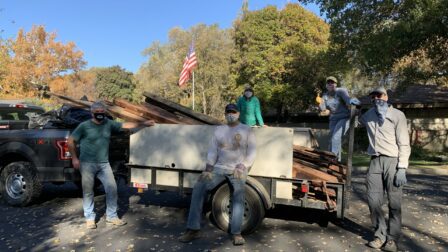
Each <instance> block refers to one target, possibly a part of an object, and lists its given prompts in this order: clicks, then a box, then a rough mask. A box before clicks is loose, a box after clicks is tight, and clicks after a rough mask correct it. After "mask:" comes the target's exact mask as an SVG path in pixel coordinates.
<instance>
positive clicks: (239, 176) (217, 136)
mask: <svg viewBox="0 0 448 252" xmlns="http://www.w3.org/2000/svg"><path fill="white" fill-rule="evenodd" d="M225 116H226V121H227V124H226V125H221V126H218V127H217V128H216V130H215V133H214V135H213V138H212V140H211V143H210V146H209V148H208V152H207V164H206V168H205V170H204V171H203V172H202V174H201V176H200V178H199V180H198V182H197V183H196V184H195V186H194V188H193V195H192V199H191V204H190V212H189V215H188V224H187V231H186V232H185V234H184V235H182V236H181V237H180V238H179V241H181V242H190V241H192V240H194V239H197V238H199V237H200V235H199V230H200V228H201V225H200V222H201V217H202V207H203V204H204V197H205V195H206V194H207V193H208V192H209V191H210V190H211V189H213V188H215V187H216V186H217V185H218V184H220V183H222V181H224V180H227V181H228V182H229V185H230V186H231V187H232V189H233V190H232V218H231V223H230V233H231V235H232V240H233V244H234V245H243V244H244V243H245V240H244V238H243V237H242V236H241V225H242V223H243V214H244V200H245V198H244V196H245V195H244V194H245V184H246V178H247V173H248V171H249V169H250V168H251V166H252V164H253V163H254V161H255V135H254V133H253V132H252V130H251V128H250V127H249V126H247V125H244V124H241V123H240V122H239V111H238V107H237V106H236V105H235V104H229V105H227V106H226V109H225Z"/></svg>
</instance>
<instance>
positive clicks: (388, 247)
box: [383, 240, 398, 252]
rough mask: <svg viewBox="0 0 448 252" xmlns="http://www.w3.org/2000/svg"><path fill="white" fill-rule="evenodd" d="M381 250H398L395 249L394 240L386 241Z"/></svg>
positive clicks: (393, 251) (392, 251)
mask: <svg viewBox="0 0 448 252" xmlns="http://www.w3.org/2000/svg"><path fill="white" fill-rule="evenodd" d="M383 250H384V251H391V252H395V251H397V250H398V249H397V244H396V243H395V241H394V240H388V241H387V242H386V244H385V245H384V247H383Z"/></svg>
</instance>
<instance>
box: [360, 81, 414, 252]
mask: <svg viewBox="0 0 448 252" xmlns="http://www.w3.org/2000/svg"><path fill="white" fill-rule="evenodd" d="M370 98H371V100H372V103H373V105H374V107H373V108H371V109H370V110H368V111H367V112H366V113H365V114H363V115H362V117H361V118H360V122H361V124H363V125H364V126H365V127H366V128H367V135H368V137H369V148H368V150H367V152H368V154H369V155H370V156H371V161H370V166H369V170H368V172H367V198H368V204H369V209H370V217H371V220H372V224H373V225H374V228H375V238H374V240H372V241H370V242H369V243H368V245H369V246H370V247H372V248H377V249H379V248H383V249H384V250H386V251H396V250H397V245H396V243H397V241H398V239H399V238H400V235H401V199H402V189H403V185H404V184H406V182H407V181H406V169H407V167H408V160H409V155H410V153H411V147H410V144H409V133H408V128H407V123H406V117H405V115H404V114H403V112H401V111H400V110H398V109H395V108H393V107H392V106H390V105H389V104H388V103H387V100H388V96H387V92H386V90H385V89H384V88H383V87H379V88H376V89H375V90H373V91H372V92H371V93H370ZM385 192H387V197H388V200H389V205H388V207H389V221H388V224H386V219H385V217H384V212H383V210H382V208H381V207H382V205H383V203H384V202H383V201H384V193H385Z"/></svg>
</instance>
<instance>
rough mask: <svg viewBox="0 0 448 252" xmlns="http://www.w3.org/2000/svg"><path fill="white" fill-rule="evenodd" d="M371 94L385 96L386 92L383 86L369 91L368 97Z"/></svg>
mask: <svg viewBox="0 0 448 252" xmlns="http://www.w3.org/2000/svg"><path fill="white" fill-rule="evenodd" d="M372 94H385V95H387V91H386V89H385V88H384V87H383V86H379V87H376V88H374V89H373V90H372V91H370V93H369V95H372Z"/></svg>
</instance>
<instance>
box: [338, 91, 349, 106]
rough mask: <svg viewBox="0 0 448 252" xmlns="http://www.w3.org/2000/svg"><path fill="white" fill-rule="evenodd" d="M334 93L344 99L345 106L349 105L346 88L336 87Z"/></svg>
mask: <svg viewBox="0 0 448 252" xmlns="http://www.w3.org/2000/svg"><path fill="white" fill-rule="evenodd" d="M336 94H337V95H338V96H339V97H341V98H342V99H343V100H344V103H345V105H346V106H350V95H349V94H348V90H347V89H346V88H338V89H337V90H336Z"/></svg>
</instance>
